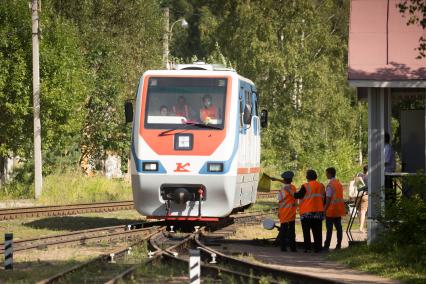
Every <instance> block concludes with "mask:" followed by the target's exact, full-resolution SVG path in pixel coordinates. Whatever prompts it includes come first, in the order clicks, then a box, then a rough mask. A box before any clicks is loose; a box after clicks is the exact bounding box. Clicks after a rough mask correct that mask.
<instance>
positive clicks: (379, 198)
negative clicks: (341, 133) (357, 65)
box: [368, 88, 385, 243]
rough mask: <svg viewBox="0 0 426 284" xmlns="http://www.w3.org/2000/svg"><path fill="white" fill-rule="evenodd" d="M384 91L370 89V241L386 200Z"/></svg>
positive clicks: (377, 229) (378, 228) (375, 233)
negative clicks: (384, 190) (384, 189)
mask: <svg viewBox="0 0 426 284" xmlns="http://www.w3.org/2000/svg"><path fill="white" fill-rule="evenodd" d="M384 116H385V102H384V91H383V89H380V88H369V89H368V161H369V162H368V242H369V243H370V242H371V241H373V240H374V239H375V238H376V237H377V233H378V232H379V230H380V224H379V222H378V218H379V216H380V215H381V213H382V209H383V208H382V207H383V201H384V196H383V194H384V192H383V188H384V184H385V179H384V152H383V151H384V150H383V149H384V118H385V117H384Z"/></svg>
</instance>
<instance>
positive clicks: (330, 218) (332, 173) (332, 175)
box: [324, 168, 346, 249]
mask: <svg viewBox="0 0 426 284" xmlns="http://www.w3.org/2000/svg"><path fill="white" fill-rule="evenodd" d="M325 174H326V175H327V178H328V179H329V183H328V185H327V189H326V203H325V206H324V212H325V216H326V218H325V224H326V228H327V235H326V238H325V242H324V249H329V247H330V242H331V235H332V233H333V225H334V227H335V228H336V231H337V244H336V249H340V248H341V246H342V237H343V230H342V217H343V216H345V215H346V209H345V203H344V200H343V186H342V184H341V183H340V181H339V180H338V179H336V169H335V168H327V169H326V170H325Z"/></svg>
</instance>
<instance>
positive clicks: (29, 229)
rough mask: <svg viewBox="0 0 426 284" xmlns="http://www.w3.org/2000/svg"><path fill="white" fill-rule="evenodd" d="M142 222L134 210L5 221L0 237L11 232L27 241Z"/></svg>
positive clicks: (0, 225)
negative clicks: (39, 237)
mask: <svg viewBox="0 0 426 284" xmlns="http://www.w3.org/2000/svg"><path fill="white" fill-rule="evenodd" d="M143 220H145V218H144V217H143V216H142V215H140V214H139V213H138V212H137V211H136V210H126V211H117V212H111V213H90V214H82V215H75V216H62V217H42V218H38V219H19V220H6V221H1V222H0V235H1V236H2V235H4V233H10V232H13V234H14V239H15V240H18V239H28V238H34V237H38V236H47V235H56V234H63V233H67V232H72V231H78V230H85V229H90V228H98V227H105V226H115V225H126V224H130V223H137V222H141V221H143Z"/></svg>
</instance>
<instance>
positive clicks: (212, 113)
mask: <svg viewBox="0 0 426 284" xmlns="http://www.w3.org/2000/svg"><path fill="white" fill-rule="evenodd" d="M218 118H219V114H218V110H217V107H216V106H215V105H213V101H212V97H211V96H210V95H204V96H203V107H202V108H201V109H200V119H201V121H202V122H203V123H206V124H207V123H210V122H211V120H212V119H218Z"/></svg>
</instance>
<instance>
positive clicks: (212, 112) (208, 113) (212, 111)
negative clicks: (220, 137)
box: [200, 106, 217, 122]
mask: <svg viewBox="0 0 426 284" xmlns="http://www.w3.org/2000/svg"><path fill="white" fill-rule="evenodd" d="M207 117H210V118H211V119H217V108H216V107H215V106H211V107H209V108H204V107H203V108H202V109H200V118H201V121H203V122H204V121H205V120H206V119H207Z"/></svg>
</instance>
